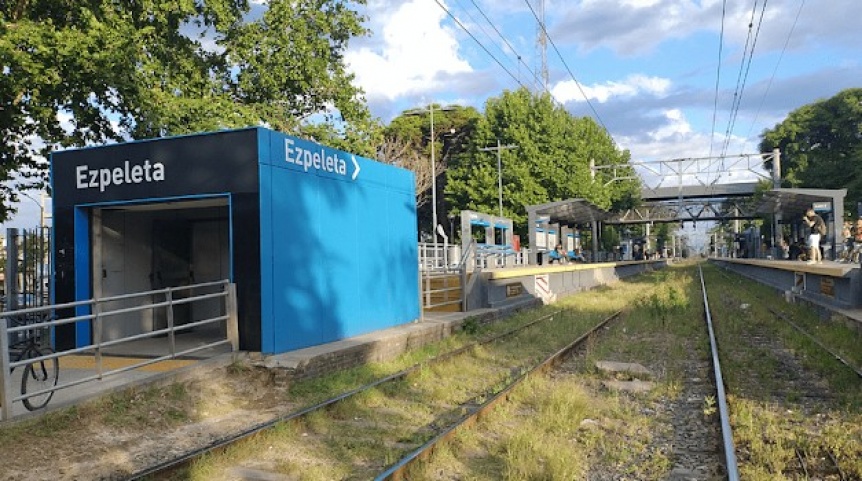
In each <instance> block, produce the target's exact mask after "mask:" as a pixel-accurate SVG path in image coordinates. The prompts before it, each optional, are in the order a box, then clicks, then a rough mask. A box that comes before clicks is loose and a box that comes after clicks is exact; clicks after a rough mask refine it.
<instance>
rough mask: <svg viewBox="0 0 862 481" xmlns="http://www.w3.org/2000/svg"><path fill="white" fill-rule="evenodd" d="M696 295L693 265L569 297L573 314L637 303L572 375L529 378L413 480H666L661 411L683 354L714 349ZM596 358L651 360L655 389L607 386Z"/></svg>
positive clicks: (674, 387)
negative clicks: (619, 389)
mask: <svg viewBox="0 0 862 481" xmlns="http://www.w3.org/2000/svg"><path fill="white" fill-rule="evenodd" d="M697 292H698V291H697V286H695V284H694V282H693V281H692V277H691V267H690V266H688V267H682V268H680V267H672V268H669V269H666V270H663V271H658V272H654V273H651V274H648V275H645V276H640V277H639V278H637V279H631V280H629V281H627V282H621V283H618V284H615V285H614V286H613V287H611V288H603V289H598V290H596V291H591V292H588V293H583V294H580V295H576V296H572V297H570V298H567V299H565V300H563V301H562V302H561V303H560V304H559V306H560V307H563V308H564V309H567V310H572V311H577V310H579V309H581V308H582V307H583V306H584V305H585V304H586V303H596V304H598V305H601V304H605V303H607V304H615V303H623V304H624V305H626V306H628V307H629V309H628V310H627V312H626V313H625V315H624V316H623V317H621V318H620V319H619V320H618V321H617V322H616V323H615V324H614V326H613V327H610V328H607V329H606V331H607V332H604V333H602V335H601V338H600V339H598V340H596V339H591V340H590V342H588V346H587V349H586V353H585V355H583V356H578V357H577V358H573V359H571V360H570V361H569V362H568V363H567V370H566V371H565V372H557V373H555V374H553V375H552V376H550V377H532V378H531V379H529V380H528V381H527V382H526V383H525V384H524V385H522V386H520V387H519V388H518V389H516V390H515V391H514V393H513V395H512V396H511V397H510V402H509V403H507V404H505V405H503V406H501V407H500V408H498V409H497V410H495V411H494V412H492V413H491V414H490V415H488V416H486V417H485V418H483V420H482V421H481V423H480V424H481V426H480V429H477V430H469V431H466V432H464V433H462V434H460V435H458V436H456V438H455V440H454V441H453V442H451V443H449V444H448V445H447V446H444V447H443V448H442V449H439V450H438V451H436V452H435V455H434V457H433V461H432V462H431V463H428V464H427V465H424V466H422V467H420V468H419V470H418V472H415V473H411V476H410V478H411V479H420V480H421V479H475V480H496V479H666V478H667V476H668V473H669V471H670V470H671V467H672V464H673V459H672V455H671V453H670V452H669V446H668V445H667V444H665V443H662V442H661V440H660V439H659V438H662V437H667V435H668V432H667V431H668V429H669V428H668V421H669V420H668V417H667V415H665V414H664V413H657V411H656V409H654V408H655V405H656V403H657V402H658V401H659V400H660V399H662V398H668V397H671V398H674V397H676V396H678V395H679V386H680V382H681V379H680V378H681V376H682V372H681V371H680V370H679V369H678V366H677V364H676V361H677V360H680V359H688V358H690V355H691V351H692V350H693V351H695V352H696V353H697V355H698V356H705V355H706V349H708V344H707V343H706V341H705V338H704V337H703V335H702V332H700V331H702V325H701V324H700V323H699V321H698V320H697V318H698V316H697V312H698V309H699V304H698V297H697V295H696V294H697ZM692 319H694V320H692ZM699 338H700V341H698V339H699ZM598 360H613V361H620V362H639V363H644V364H647V365H650V367H652V368H653V369H654V371H656V370H657V371H658V372H654V374H655V375H654V380H655V381H656V388H655V389H654V390H653V391H652V392H650V393H648V394H626V393H620V392H617V391H611V390H608V389H604V388H603V387H602V381H604V380H608V377H607V375H605V374H602V373H599V372H598V371H597V370H596V369H595V367H594V366H595V361H598ZM623 378H624V379H627V378H626V377H625V376H623Z"/></svg>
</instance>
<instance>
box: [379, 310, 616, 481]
mask: <svg viewBox="0 0 862 481" xmlns="http://www.w3.org/2000/svg"><path fill="white" fill-rule="evenodd" d="M621 312H622V311H617V312H615V313H614V314H612V315H610V316H609V317H607V318H605V319H604V320H602V321H601V322H600V323H598V324H597V325H595V326H594V327H593V328H592V329H590V330H589V331H587V332H586V333H584V334H583V335H581V336H580V337H578V338H577V339H575V340H574V341H572V342H571V343H569V344H568V345H567V346H565V347H563V348H562V349H560V350H558V351H557V352H555V353H554V354H551V355H550V356H548V357H547V358H545V360H543V361H542V362H540V363H539V364H537V365H536V366H534V367H533V368H532V369H530V370H529V371H527V372H524V373H523V374H521V375H520V376H518V377H517V378H515V379H514V380H513V381H512V382H511V383H510V384H509V385H508V386H506V387H505V388H503V389H501V390H500V391H499V392H497V393H496V394H495V395H493V396H492V397H491V398H489V399H488V400H487V401H485V402H484V403H482V404H481V405H479V406H477V407H475V408H474V409H473V410H472V411H470V412H468V413H467V414H465V415H464V416H462V417H461V418H460V419H458V421H456V422H455V423H453V424H452V425H450V426H449V427H448V428H446V429H445V430H443V431H442V432H441V433H440V434H438V435H437V436H435V437H433V438H432V439H430V440H428V441H427V442H425V444H423V445H422V446H420V447H418V448H416V449H415V450H413V451H412V452H410V453H409V454H408V455H407V456H405V457H403V458H401V459H400V460H399V461H397V462H396V463H394V464H393V465H391V466H390V467H389V468H387V469H386V470H385V471H384V472H382V473H381V474H379V475H378V476H377V477H376V478H374V479H375V481H388V480H394V481H400V480H403V479H406V476H407V471H408V470H409V469H410V467H411V466H413V465H414V463H416V462H419V461H421V460H423V459H425V458H427V457H428V456H429V455H430V454H431V453H433V452H434V450H435V449H436V448H437V446H438V445H439V444H440V443H443V442H446V441H447V440H449V439H451V437H452V436H454V435H455V434H456V433H458V432H459V430H460V429H461V428H463V427H468V426H471V425H473V424H475V422H476V421H478V420H479V419H480V418H481V416H482V415H484V414H485V413H487V412H490V411H491V410H492V409H493V408H494V407H496V406H497V404H499V403H501V402H505V401H507V400H508V398H509V394H511V392H512V391H513V390H514V389H515V388H516V387H517V386H518V385H520V384H521V383H522V382H524V381H525V380H527V379H528V378H529V377H530V376H531V375H533V374H535V373H543V372H546V371H548V370H549V369H552V368H553V367H555V366H557V365H558V364H559V363H560V362H561V361H562V360H563V359H565V357H566V356H568V355H569V353H570V352H571V351H572V350H573V349H575V348H576V347H578V346H580V345H581V344H582V343H583V342H584V341H586V340H587V339H589V337H590V336H591V335H593V334H594V333H595V332H596V331H598V330H599V329H601V328H602V327H604V326H605V325H606V324H607V323H608V322H610V321H611V320H613V319H616V318H617V317H618V316H619V315H620V313H621Z"/></svg>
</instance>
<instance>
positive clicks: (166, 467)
mask: <svg viewBox="0 0 862 481" xmlns="http://www.w3.org/2000/svg"><path fill="white" fill-rule="evenodd" d="M562 312H563V311H562V310H558V311H554V312H552V313H550V314H546V315H544V316H540V317H538V318H536V319H533V320H532V321H530V322H528V323H525V324H523V325H520V326H518V327H515V328H512V329H510V330H508V331H506V332H503V333H501V334H498V335H495V336H491V337H489V338H486V339H482V340H480V341H476V342H473V343H470V344H468V345H466V346H462V347H460V348H458V349H453V350H451V351H448V352H445V353H443V354H441V355H439V356H436V357H434V358H431V359H426V360H425V361H421V362H418V363H416V364H414V365H412V366H410V367H408V368H406V369H404V370H402V371H399V372H396V373H393V374H390V375H388V376H385V377H383V378H380V379H377V380H375V381H373V382H370V383H368V384H365V385H363V386H360V387H357V388H355V389H352V390H350V391H346V392H343V393H341V394H339V395H338V396H335V397H332V398H329V399H326V400H324V401H321V402H319V403H317V404H314V405H311V406H308V407H305V408H302V409H300V410H298V411H294V412H292V413H288V414H285V415H282V416H278V417H275V418H273V419H270V420H267V421H263V422H260V423H258V424H255V425H253V426H251V427H249V428H246V429H243V430H242V431H239V432H236V433H234V434H231V435H229V436H225V437H222V438H219V439H216V440H215V441H213V442H211V443H210V444H208V445H206V446H203V447H201V448H197V449H194V450H191V451H188V452H186V453H183V454H181V455H180V456H176V457H174V458H171V459H168V460H165V461H162V462H160V463H158V464H155V465H152V466H149V467H146V468H144V469H141V470H138V471H136V472H134V473H132V474H131V475H129V476H127V477H126V478H124V479H129V480H136V479H141V478H145V477H148V476H152V475H155V474H159V473H165V472H169V471H172V470H176V469H178V468H179V467H180V466H183V465H185V464H188V463H189V462H191V461H193V460H194V459H197V458H200V457H201V456H203V455H205V454H208V453H212V452H214V451H218V450H221V449H224V448H227V447H228V446H230V445H232V444H235V443H238V442H240V441H242V440H245V439H250V438H252V437H254V436H256V435H257V434H260V433H262V432H264V431H266V430H268V429H272V428H273V427H275V426H276V425H278V424H280V423H283V422H289V421H292V420H294V419H299V418H301V417H303V416H307V415H308V414H310V413H313V412H315V411H319V410H322V409H324V408H326V407H328V406H332V405H334V404H337V403H339V402H341V401H344V400H346V399H348V398H350V397H352V396H354V395H356V394H359V393H362V392H365V391H368V390H369V389H373V388H375V387H377V386H380V385H381V384H385V383H387V382H392V381H397V380H399V379H403V378H405V377H407V375H409V374H411V373H413V372H416V371H418V370H419V369H422V368H423V367H426V366H428V365H431V364H434V363H438V362H442V361H444V360H447V359H450V358H453V357H455V356H457V355H460V354H463V353H465V352H467V351H469V350H471V349H473V348H476V347H478V346H483V345H486V344H490V343H492V342H495V341H498V340H500V339H503V338H506V337H509V336H512V335H514V334H517V333H518V332H520V331H522V330H524V329H527V328H529V327H531V326H534V325H536V324H538V323H540V322H543V321H546V320H548V319H553V318H555V317H556V316H558V315H559V314H560V313H562Z"/></svg>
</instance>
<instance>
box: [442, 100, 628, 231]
mask: <svg viewBox="0 0 862 481" xmlns="http://www.w3.org/2000/svg"><path fill="white" fill-rule="evenodd" d="M498 140H499V141H500V142H501V143H502V144H515V145H517V146H518V148H517V149H516V150H507V151H504V152H501V160H502V161H501V163H502V169H501V172H500V174H501V175H502V184H503V213H504V215H505V216H506V217H509V218H512V219H513V220H514V222H515V225H516V229H517V230H518V232H519V233H521V234H524V233H525V232H526V222H527V218H526V209H525V206H527V205H534V204H541V203H545V202H551V201H558V200H564V199H569V198H584V199H587V200H589V201H590V202H593V203H594V204H596V205H598V206H599V207H602V208H606V209H608V208H611V207H619V206H621V205H622V204H625V203H627V202H629V203H630V202H631V201H632V200H633V199H636V198H638V197H639V191H640V184H639V182H638V181H637V180H625V181H613V182H612V181H611V178H610V176H611V175H612V174H611V171H610V170H604V169H602V170H598V171H597V172H596V173H595V178H593V175H592V173H591V171H590V161H591V160H592V161H594V162H595V164H596V165H599V166H608V165H615V166H619V170H618V173H620V172H626V173H627V174H631V175H632V176H633V175H634V172H633V170H632V169H631V167H630V166H628V165H627V164H628V161H629V152H628V151H625V150H619V149H618V148H617V147H616V145H614V143H613V140H612V139H611V137H610V136H609V135H608V134H607V132H606V131H605V130H604V129H603V128H601V127H600V126H598V125H597V124H596V123H595V121H593V120H592V119H590V118H587V117H582V118H576V117H573V116H572V115H571V114H569V113H568V112H567V111H566V110H565V109H564V108H563V107H560V106H557V105H555V104H554V103H553V101H552V99H551V97H550V96H549V95H547V94H544V95H537V94H533V93H531V92H529V91H528V90H526V89H519V90H516V91H514V92H510V91H507V92H504V93H503V95H502V96H501V97H498V98H492V99H489V100H488V101H487V102H486V104H485V115H484V117H482V118H481V119H480V120H479V122H478V123H477V125H476V132H475V135H474V136H473V137H472V138H471V139H470V141H469V142H468V144H467V146H466V147H465V150H464V153H463V154H461V155H460V156H458V157H457V158H454V159H453V163H452V164H450V167H449V171H448V174H449V178H448V184H447V187H446V199H447V201H448V202H450V203H451V205H453V206H454V207H455V208H456V209H457V210H461V209H470V210H477V211H482V212H488V213H496V212H497V210H498V207H497V205H498V187H497V185H498V171H497V162H496V153H494V152H483V151H481V150H479V149H481V148H483V147H488V146H494V145H496V144H497V141H498ZM457 210H456V212H455V213H457Z"/></svg>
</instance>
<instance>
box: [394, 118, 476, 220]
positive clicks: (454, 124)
mask: <svg viewBox="0 0 862 481" xmlns="http://www.w3.org/2000/svg"><path fill="white" fill-rule="evenodd" d="M431 107H432V105H429V106H428V107H426V108H424V109H419V110H412V111H406V112H403V113H402V114H401V115H399V116H397V117H395V118H394V119H393V120H392V122H391V123H390V124H389V125H388V126H386V128H385V129H384V130H383V139H384V140H383V144H382V146H381V147H380V148H379V149H378V159H379V160H381V161H383V162H386V163H390V164H393V165H397V166H399V167H404V168H407V169H409V170H412V171H413V173H414V174H415V176H416V206H417V209H418V210H417V215H418V218H419V227H420V230H427V231H429V235H430V225H432V223H431V222H430V220H431V211H432V209H431V198H432V196H431V186H432V182H431V179H432V175H431V172H432V168H431V118H430V116H431V109H430V108H431ZM433 108H434V161H435V162H434V169H433V171H434V173H435V174H436V177H437V179H436V180H437V215H438V217H439V219H437V222H436V223H435V224H433V225H436V224H443V225H446V223H447V222H446V217H447V213H449V212H450V211H451V209H450V208H449V206H447V205H446V203H445V200H446V199H445V196H444V194H443V192H444V191H445V189H446V185H447V182H448V175H447V172H448V169H449V166H450V165H451V163H452V162H453V159H455V158H457V157H458V156H460V155H461V153H462V152H464V149H465V148H466V146H467V145H468V144H469V142H470V139H471V138H472V137H473V136H474V134H475V132H476V125H477V124H478V123H479V120H480V118H481V114H480V113H479V112H478V111H477V110H476V109H474V108H473V107H460V106H452V107H441V106H439V105H436V104H435V105H433ZM426 226H429V227H428V228H427V229H426V228H425V227H426Z"/></svg>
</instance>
